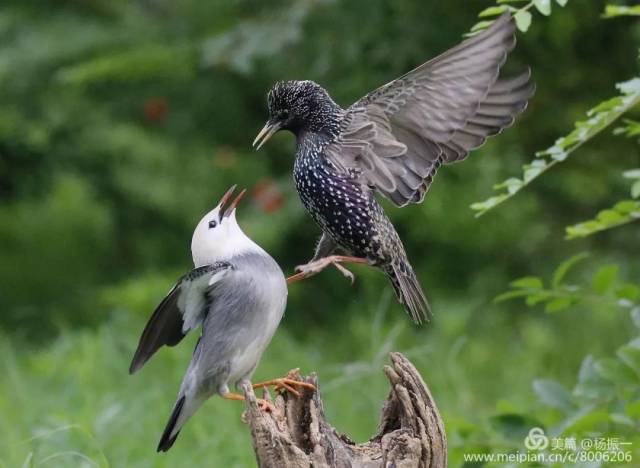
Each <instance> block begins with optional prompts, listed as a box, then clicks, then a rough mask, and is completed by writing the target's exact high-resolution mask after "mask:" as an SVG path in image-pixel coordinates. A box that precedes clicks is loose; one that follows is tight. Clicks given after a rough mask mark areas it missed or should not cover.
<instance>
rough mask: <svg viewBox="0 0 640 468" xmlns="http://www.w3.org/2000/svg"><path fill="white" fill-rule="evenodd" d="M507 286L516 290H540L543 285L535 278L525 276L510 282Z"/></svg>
mask: <svg viewBox="0 0 640 468" xmlns="http://www.w3.org/2000/svg"><path fill="white" fill-rule="evenodd" d="M509 285H510V286H511V287H513V288H518V289H542V288H543V287H544V284H543V283H542V280H541V279H540V278H538V277H537V276H525V277H523V278H518V279H517V280H514V281H512V282H511V283H509Z"/></svg>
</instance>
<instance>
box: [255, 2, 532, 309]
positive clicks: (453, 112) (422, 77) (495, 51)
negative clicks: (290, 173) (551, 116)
mask: <svg viewBox="0 0 640 468" xmlns="http://www.w3.org/2000/svg"><path fill="white" fill-rule="evenodd" d="M514 32H515V25H514V21H513V18H512V17H511V15H510V14H508V13H506V14H504V15H503V16H501V17H500V18H499V19H497V20H496V21H495V23H494V24H493V25H492V26H491V27H489V28H488V29H487V30H485V31H483V32H482V33H480V34H478V35H476V36H474V37H472V38H470V39H468V40H466V41H464V42H463V43H461V44H459V45H458V46H456V47H454V48H452V49H451V50H449V51H447V52H445V53H443V54H441V55H440V56H438V57H436V58H434V59H432V60H430V61H428V62H426V63H424V64H423V65H421V66H419V67H417V68H416V69H414V70H412V71H411V72H409V73H407V74H405V75H404V76H402V77H400V78H398V79H396V80H393V81H391V82H390V83H387V84H386V85H384V86H381V87H380V88H378V89H376V90H374V91H373V92H371V93H369V94H367V95H366V96H364V97H363V98H362V99H360V100H358V101H357V102H356V103H354V104H353V105H352V106H350V107H349V108H347V109H342V108H341V107H340V106H339V105H338V104H336V103H335V102H334V101H333V99H331V97H330V96H329V94H328V93H327V92H326V91H325V90H324V89H323V88H322V87H321V86H319V85H318V84H316V83H314V82H312V81H285V82H280V83H276V84H275V85H274V87H273V88H272V89H271V90H270V91H269V94H268V107H269V121H268V122H267V125H266V126H265V128H264V129H263V131H262V132H261V133H260V134H259V135H258V137H257V138H256V141H255V142H254V145H255V144H257V143H259V145H258V147H260V146H261V145H262V144H264V142H265V141H266V140H267V139H268V138H269V137H270V136H271V135H272V134H273V133H275V132H276V131H278V130H290V131H291V132H293V133H294V134H295V135H296V143H297V149H296V160H295V163H294V179H295V184H296V189H297V191H298V193H299V195H300V198H301V200H302V202H303V204H304V206H305V207H306V208H307V210H308V211H309V213H310V214H311V216H312V217H313V219H314V220H315V221H316V222H317V224H318V225H319V226H320V227H321V229H322V231H323V236H322V238H321V240H320V242H319V243H318V247H317V249H316V255H315V256H314V259H317V258H319V257H322V256H326V255H329V254H330V253H331V252H332V251H333V250H334V249H336V248H340V249H342V250H344V251H346V252H347V253H348V254H349V255H353V256H357V257H364V258H366V259H367V260H368V262H369V263H370V264H372V265H375V266H378V267H380V268H381V269H382V270H383V271H384V272H385V273H386V275H387V276H388V277H389V279H390V280H391V282H392V284H393V286H394V289H395V291H396V294H397V295H398V298H399V300H400V302H401V303H402V304H403V305H404V306H405V308H406V310H407V312H408V313H409V314H410V316H411V318H412V319H413V320H414V321H416V322H420V321H421V320H423V319H424V318H425V317H426V313H427V311H428V304H427V301H426V298H425V295H424V293H423V291H422V288H421V287H420V284H419V283H418V280H417V278H416V276H415V274H414V272H413V269H412V267H411V265H410V264H409V262H408V260H407V256H406V253H405V249H404V247H403V245H402V242H401V240H400V238H399V236H398V234H397V232H396V230H395V228H394V227H393V225H392V224H391V222H390V221H389V218H388V217H387V216H386V214H385V213H384V211H383V209H382V207H381V206H380V205H379V203H378V202H377V200H376V199H375V196H374V195H375V194H376V193H378V194H380V195H382V196H384V197H386V198H387V199H389V200H390V201H391V202H393V203H394V204H396V205H397V206H405V205H407V204H409V203H419V202H421V201H422V200H423V199H424V196H425V194H426V192H427V190H428V188H429V186H430V184H431V182H432V181H433V177H434V176H435V173H436V171H437V169H438V168H439V167H440V166H441V165H442V164H449V163H452V162H455V161H459V160H461V159H464V158H465V157H466V156H467V155H468V153H469V152H470V151H471V150H473V149H475V148H477V147H479V146H481V145H482V144H483V143H484V142H485V140H486V139H487V138H488V137H490V136H492V135H495V134H497V133H499V132H500V131H502V130H503V129H504V128H506V127H508V126H509V125H511V124H512V123H513V121H514V119H515V117H516V116H517V115H518V114H519V113H520V112H522V111H523V110H524V109H525V108H526V105H527V100H528V99H529V98H530V97H531V96H532V95H533V92H534V86H533V85H532V84H531V83H530V80H529V75H530V74H529V72H526V73H524V74H522V75H520V76H518V77H516V78H512V79H498V76H499V72H500V68H501V67H502V65H503V64H504V62H505V60H506V57H507V54H508V52H509V51H511V50H512V49H513V47H514V45H515V36H514Z"/></svg>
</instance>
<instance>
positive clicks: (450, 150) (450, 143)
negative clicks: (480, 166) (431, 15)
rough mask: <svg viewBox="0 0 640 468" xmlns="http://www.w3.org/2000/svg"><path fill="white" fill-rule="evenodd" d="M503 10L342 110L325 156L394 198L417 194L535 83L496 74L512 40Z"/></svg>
mask: <svg viewBox="0 0 640 468" xmlns="http://www.w3.org/2000/svg"><path fill="white" fill-rule="evenodd" d="M514 33H515V24H514V20H513V18H512V17H511V15H510V14H508V13H507V14H504V15H503V16H501V17H500V18H499V19H498V20H496V21H495V22H494V23H493V24H492V25H491V27H489V28H488V29H487V30H485V31H483V32H481V33H480V34H478V35H476V36H474V37H472V38H470V39H468V40H466V41H464V42H462V43H461V44H460V45H458V46H456V47H454V48H452V49H450V50H448V51H447V52H445V53H443V54H442V55H440V56H438V57H436V58H434V59H432V60H430V61H429V62H426V63H425V64H423V65H421V66H419V67H418V68H416V69H414V70H412V71H410V72H409V73H407V74H405V75H404V76H402V77H400V78H398V79H396V80H394V81H392V82H390V83H388V84H386V85H384V86H382V87H380V88H378V89H376V90H375V91H373V92H371V93H369V94H367V95H366V96H364V97H363V98H362V99H360V100H359V101H357V102H356V103H354V104H353V105H352V106H351V107H349V108H348V109H347V111H346V114H345V117H344V119H343V121H342V123H341V129H340V132H339V134H338V137H337V138H336V140H335V141H334V142H333V143H332V144H330V145H328V146H327V147H326V149H325V155H326V157H327V158H328V159H329V160H330V161H331V162H332V163H333V164H334V165H335V166H336V167H338V168H341V169H342V170H343V171H345V172H347V171H350V170H353V169H355V170H356V171H358V172H359V173H360V181H361V182H362V183H363V184H366V185H368V186H370V187H372V188H373V189H374V190H376V191H377V192H379V193H381V194H382V195H383V196H385V197H386V198H388V199H389V200H391V201H392V202H393V203H394V204H396V205H397V206H404V205H406V204H408V203H410V202H415V203H419V202H421V201H422V200H423V198H424V195H425V193H426V192H427V190H428V188H429V185H430V184H431V181H432V179H433V176H434V175H435V173H436V170H437V169H438V167H439V166H440V165H441V164H449V163H452V162H456V161H459V160H461V159H464V158H465V157H466V156H467V155H468V153H469V152H470V151H471V150H473V149H475V148H478V147H479V146H481V145H482V144H483V143H484V142H485V140H486V139H487V137H490V136H492V135H495V134H497V133H499V132H500V131H502V129H504V128H505V127H508V126H509V125H511V124H512V123H513V121H514V119H515V117H516V116H517V115H518V114H520V113H521V112H522V111H523V110H524V109H525V108H526V106H527V102H528V100H529V99H530V98H531V96H532V95H533V93H534V91H535V86H534V85H533V84H532V83H531V82H530V71H529V70H527V71H526V72H525V73H523V74H521V75H520V76H517V77H515V78H510V79H499V78H498V77H499V74H500V68H501V67H502V65H503V64H504V62H505V60H506V57H507V54H508V53H509V52H510V51H511V50H512V49H513V47H514V45H515V35H514Z"/></svg>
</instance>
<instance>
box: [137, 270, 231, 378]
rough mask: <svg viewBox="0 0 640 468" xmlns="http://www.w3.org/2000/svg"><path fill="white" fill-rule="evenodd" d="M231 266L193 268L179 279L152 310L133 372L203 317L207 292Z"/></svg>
mask: <svg viewBox="0 0 640 468" xmlns="http://www.w3.org/2000/svg"><path fill="white" fill-rule="evenodd" d="M229 268H231V265H230V264H229V263H228V262H216V263H214V264H211V265H205V266H202V267H199V268H195V269H193V270H191V271H190V272H189V273H187V274H186V275H184V276H183V277H182V278H180V279H179V280H178V282H177V283H176V284H175V286H174V287H173V288H171V290H170V291H169V293H168V294H167V296H166V297H165V298H164V299H163V300H162V302H160V305H158V307H157V308H156V310H155V311H154V312H153V315H152V316H151V318H150V319H149V321H148V322H147V325H146V326H145V328H144V331H143V332H142V336H141V337H140V342H139V343H138V348H137V349H136V352H135V354H134V356H133V360H132V361H131V366H130V367H129V372H130V373H132V374H133V373H134V372H136V371H137V370H138V369H140V368H141V367H142V366H143V365H144V364H145V362H147V361H148V360H149V358H151V356H153V354H154V353H155V352H156V351H157V350H158V349H159V348H160V347H161V346H163V345H167V346H175V345H177V344H178V343H179V342H180V341H181V340H182V338H184V336H185V335H186V334H187V333H189V332H190V331H191V330H193V329H194V328H197V327H198V326H199V325H200V324H201V323H202V321H203V319H204V314H205V309H206V305H207V302H208V297H207V295H208V293H209V291H211V286H212V283H215V282H216V281H219V280H220V279H221V278H222V276H223V275H224V274H225V273H226V272H227V271H228V270H229Z"/></svg>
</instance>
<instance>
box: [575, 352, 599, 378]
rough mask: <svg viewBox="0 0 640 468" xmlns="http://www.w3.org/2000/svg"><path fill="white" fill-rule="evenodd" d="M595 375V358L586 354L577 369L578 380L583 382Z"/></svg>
mask: <svg viewBox="0 0 640 468" xmlns="http://www.w3.org/2000/svg"><path fill="white" fill-rule="evenodd" d="M594 375H596V369H595V360H594V359H593V356H591V355H587V356H585V358H584V359H583V360H582V363H581V364H580V371H578V382H580V383H584V382H586V381H588V380H591V379H592V378H593V376H594Z"/></svg>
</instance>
